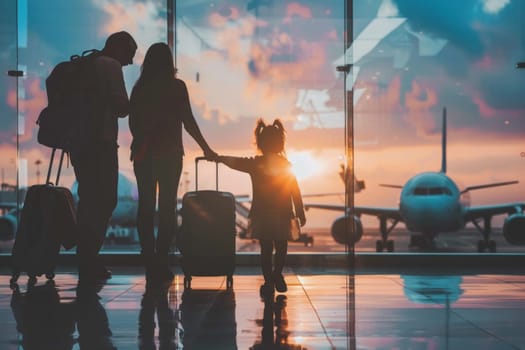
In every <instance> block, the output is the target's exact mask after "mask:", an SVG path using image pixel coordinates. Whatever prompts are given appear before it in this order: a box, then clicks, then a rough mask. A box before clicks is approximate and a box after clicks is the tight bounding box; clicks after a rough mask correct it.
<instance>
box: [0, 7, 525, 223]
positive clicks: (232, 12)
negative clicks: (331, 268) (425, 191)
mask: <svg viewBox="0 0 525 350" xmlns="http://www.w3.org/2000/svg"><path fill="white" fill-rule="evenodd" d="M19 3H24V1H19ZM246 3H247V1H240V0H232V1H215V2H209V1H195V0H186V1H177V4H178V6H177V11H176V15H177V18H176V21H177V25H176V33H177V39H176V50H175V52H176V64H177V68H178V70H179V73H178V77H179V78H181V79H183V80H184V81H185V82H186V84H187V85H188V89H189V92H190V99H191V102H192V107H193V112H194V114H195V116H196V118H197V120H198V123H199V125H200V126H201V129H202V131H203V133H204V135H205V137H206V138H207V139H208V141H209V143H210V144H211V145H212V147H213V148H214V149H215V150H216V151H217V152H219V153H223V154H234V155H246V156H249V155H254V154H255V149H254V147H253V137H252V133H253V128H254V126H255V121H256V119H257V118H259V117H262V118H264V119H265V120H267V121H269V122H271V121H273V119H274V118H276V117H279V118H281V119H282V120H283V121H284V123H285V126H286V128H287V154H288V156H289V158H290V160H291V161H292V162H293V163H294V165H295V170H296V173H297V176H298V179H299V183H300V187H301V189H302V191H303V193H304V194H311V193H323V192H329V193H333V192H341V193H342V191H343V183H342V182H341V180H340V179H339V175H338V171H339V166H340V164H341V163H343V162H344V157H345V149H344V125H345V113H344V96H345V92H344V86H345V85H344V83H345V80H344V76H343V75H342V73H338V72H336V70H335V67H336V66H337V65H338V64H342V63H345V62H346V63H352V64H353V71H352V73H351V74H349V76H348V77H347V87H350V88H353V91H354V136H355V139H354V144H355V152H354V159H355V172H356V175H357V177H358V178H359V179H363V180H365V182H366V189H365V190H364V191H362V192H360V193H358V194H356V197H355V203H356V204H357V205H369V206H372V205H374V206H382V207H385V206H387V207H390V206H394V207H395V206H396V205H397V201H398V199H399V191H398V190H395V189H389V188H383V187H379V186H378V185H379V184H380V183H387V184H396V185H403V184H404V183H405V182H406V181H407V180H408V179H409V178H410V177H411V176H412V175H414V174H415V173H417V172H420V171H428V170H432V171H437V170H439V167H440V162H441V150H440V147H441V115H442V109H443V107H446V108H447V113H448V174H449V175H451V176H452V177H453V178H454V179H457V180H458V183H459V184H460V185H464V186H467V185H479V184H485V183H490V182H498V181H507V180H519V181H520V183H519V184H518V185H513V186H507V187H499V188H491V189H484V190H479V191H475V192H473V193H472V194H471V198H472V204H473V205H478V204H480V205H482V204H491V203H504V202H514V201H524V200H525V178H524V175H523V174H525V153H524V152H525V141H524V140H525V137H524V136H525V95H524V93H525V70H518V69H516V68H515V64H516V63H517V62H518V61H524V60H525V24H523V23H522V20H521V19H522V18H524V17H525V4H524V2H523V1H519V0H461V1H440V0H427V1H424V2H423V1H410V0H363V1H355V2H354V11H353V12H354V16H355V19H354V21H353V37H354V45H353V46H352V47H351V49H349V50H346V51H345V48H344V37H345V27H344V17H343V14H344V2H343V1H336V0H330V1H317V0H303V1H271V0H266V1H263V0H259V1H255V3H256V4H258V6H256V7H255V8H250V9H248V7H247V6H246ZM2 6H6V5H0V9H1V7H2ZM21 9H22V12H23V13H21V15H20V16H21V17H20V18H22V19H25V20H21V21H20V22H19V23H22V25H21V27H20V28H19V46H20V49H19V64H20V65H21V66H22V67H23V69H24V70H25V71H26V75H25V77H24V78H22V79H20V85H21V86H20V87H19V90H18V91H19V98H18V100H17V94H16V85H15V83H14V80H4V83H2V85H0V94H1V95H2V96H3V101H4V102H3V103H1V104H0V113H1V114H2V117H1V119H0V154H1V155H2V156H1V157H0V166H1V167H2V169H3V171H2V176H3V179H4V180H5V181H6V182H10V183H13V182H15V178H16V162H15V159H16V152H15V149H16V127H17V123H16V106H17V102H18V108H19V111H20V113H21V115H22V116H23V117H24V120H25V121H24V122H23V123H22V126H23V128H22V129H23V130H21V131H22V132H21V135H20V139H19V142H20V163H19V164H20V165H21V167H20V168H21V169H22V170H21V174H22V177H21V184H24V183H25V184H27V185H31V184H33V183H36V180H37V179H36V165H35V161H36V160H37V159H40V160H43V161H44V163H43V164H42V165H40V170H41V177H40V179H41V181H43V176H44V175H45V174H44V173H45V171H44V170H45V168H46V166H47V162H46V161H45V160H46V159H47V158H48V157H49V150H48V149H46V148H44V147H43V146H39V145H38V144H37V143H36V132H37V128H36V127H35V123H34V122H35V120H36V118H37V117H38V113H39V112H40V110H41V109H42V108H43V107H44V106H45V105H46V93H45V78H46V77H47V75H48V74H49V72H50V71H51V69H52V68H53V66H54V65H55V64H56V63H58V62H59V61H62V60H65V59H67V57H68V56H69V55H71V54H74V53H80V52H82V51H83V50H86V49H91V48H102V46H103V43H104V40H105V38H106V37H107V35H108V34H110V33H112V32H115V31H119V30H127V31H129V32H130V33H131V34H132V35H133V36H134V37H135V38H136V40H137V43H138V46H139V51H138V52H137V55H136V57H135V61H134V65H132V66H129V67H126V68H124V72H125V78H126V84H127V87H128V91H130V90H131V88H132V86H133V84H134V82H135V81H136V79H137V77H138V74H139V72H140V64H141V62H142V59H143V57H144V53H145V51H146V50H147V48H148V46H149V45H151V44H152V43H154V42H157V41H166V38H167V34H166V9H165V1H160V0H159V1H147V2H146V1H133V0H121V1H110V0H83V1H78V2H76V1H75V2H71V1H66V0H61V1H60V0H52V1H45V2H42V1H36V0H27V12H24V10H23V6H22V7H21ZM24 23H26V24H27V25H26V26H25V27H24V25H23V24H24ZM51 23H52V25H50V24H51ZM3 26H6V24H3ZM4 44H6V45H5V46H6V47H9V50H7V52H6V53H4V54H3V56H2V58H1V64H2V66H3V68H4V67H5V70H7V69H12V68H8V67H10V64H11V61H10V60H11V59H12V58H13V57H14V52H15V51H16V47H13V46H12V45H9V44H8V43H3V44H2V45H4ZM10 116H13V117H10ZM120 126H121V127H120V134H119V143H120V145H121V147H120V165H121V170H122V172H123V173H125V174H126V175H128V176H129V177H130V178H132V179H133V173H132V170H131V169H132V167H131V163H130V162H129V160H128V158H129V144H130V134H129V129H128V128H127V119H125V120H122V121H121V125H120ZM185 140H186V142H185V147H186V159H185V171H187V172H188V174H187V175H185V176H183V181H182V183H181V193H182V191H184V190H185V189H190V190H191V189H193V188H194V181H193V179H194V165H193V158H194V157H195V156H196V155H200V152H199V150H198V149H197V145H196V143H195V142H193V141H192V140H190V139H189V138H188V137H186V138H185ZM24 164H27V168H26V166H25V165H24ZM24 169H27V170H24ZM211 170H212V168H211V167H209V166H204V169H203V172H202V175H203V176H202V184H203V186H212V185H213V184H214V181H213V176H212V173H211ZM220 176H221V181H220V183H221V188H223V189H225V190H228V191H232V192H234V193H237V194H245V193H250V182H249V178H248V177H247V176H246V175H244V174H239V173H235V172H233V171H231V170H228V169H226V168H221V172H220ZM186 179H188V180H189V183H186V182H185V180H186ZM72 182H73V176H72V170H71V168H68V169H66V170H65V174H64V184H65V185H70V184H72ZM305 201H316V202H319V201H324V202H331V203H333V202H335V203H341V204H342V203H343V196H334V197H326V198H319V199H317V198H308V199H305ZM336 215H337V214H336V213H325V212H314V211H311V212H309V213H308V217H309V224H310V225H312V226H328V225H330V223H331V220H332V219H333V218H334V216H336ZM499 223H500V224H501V220H499ZM365 224H368V225H372V226H375V225H377V220H375V219H370V221H365ZM495 224H496V225H497V224H498V221H495Z"/></svg>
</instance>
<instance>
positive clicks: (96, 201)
mask: <svg viewBox="0 0 525 350" xmlns="http://www.w3.org/2000/svg"><path fill="white" fill-rule="evenodd" d="M136 50H137V44H136V42H135V40H134V39H133V37H132V36H131V35H130V34H129V33H127V32H124V31H121V32H117V33H114V34H111V35H110V36H109V37H108V38H107V40H106V43H105V45H104V48H103V49H102V50H101V51H100V52H99V53H98V54H97V57H96V58H95V59H94V61H93V67H92V69H93V70H92V74H93V76H92V78H93V79H94V83H93V86H94V88H93V90H94V91H92V92H89V93H90V94H92V95H93V97H92V98H91V101H92V106H90V118H89V120H88V123H87V126H86V130H85V133H86V138H87V140H88V142H87V144H86V145H83V146H78V147H75V148H73V150H72V151H71V163H72V164H73V167H74V170H75V176H76V178H77V182H78V196H79V201H78V208H77V220H78V234H79V238H78V244H77V258H78V271H79V280H80V281H86V282H96V281H101V280H106V279H109V278H111V272H110V271H109V270H107V269H106V268H105V267H104V265H103V264H102V262H101V261H100V256H99V251H100V248H101V247H102V244H103V243H104V239H105V236H106V229H107V225H108V222H109V219H110V217H111V215H112V213H113V210H114V209H115V207H116V204H117V182H118V154H117V149H118V144H117V135H118V118H124V117H125V116H127V114H128V112H129V98H128V94H127V91H126V87H125V84H124V77H123V74H122V67H123V66H126V65H128V64H131V63H132V62H133V56H135V52H136Z"/></svg>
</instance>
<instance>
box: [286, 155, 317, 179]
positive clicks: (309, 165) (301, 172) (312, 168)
mask: <svg viewBox="0 0 525 350" xmlns="http://www.w3.org/2000/svg"><path fill="white" fill-rule="evenodd" d="M287 156H288V160H289V161H290V163H292V171H293V173H294V174H295V176H296V177H297V180H298V181H301V180H303V179H306V178H309V177H312V176H315V175H318V174H320V173H321V172H322V169H323V167H322V163H321V161H319V160H318V159H316V158H315V157H314V156H313V155H312V154H311V152H308V151H303V152H289V153H288V154H287Z"/></svg>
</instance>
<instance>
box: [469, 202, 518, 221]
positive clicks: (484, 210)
mask: <svg viewBox="0 0 525 350" xmlns="http://www.w3.org/2000/svg"><path fill="white" fill-rule="evenodd" d="M524 210H525V203H508V204H497V205H483V206H476V207H469V208H466V211H465V220H467V221H471V220H475V219H479V218H483V217H486V216H494V215H501V214H508V215H510V214H514V213H521V212H523V211H524Z"/></svg>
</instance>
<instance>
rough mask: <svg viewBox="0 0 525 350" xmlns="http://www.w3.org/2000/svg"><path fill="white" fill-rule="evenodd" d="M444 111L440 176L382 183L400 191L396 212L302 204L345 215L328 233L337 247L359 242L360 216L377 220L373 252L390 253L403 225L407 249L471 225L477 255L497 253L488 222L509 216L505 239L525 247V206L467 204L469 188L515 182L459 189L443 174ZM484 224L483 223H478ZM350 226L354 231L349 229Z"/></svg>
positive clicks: (426, 244)
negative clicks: (393, 236)
mask: <svg viewBox="0 0 525 350" xmlns="http://www.w3.org/2000/svg"><path fill="white" fill-rule="evenodd" d="M446 129H447V119H446V109H444V110H443V131H442V162H441V170H440V171H439V172H423V173H419V174H416V175H415V176H413V177H412V178H410V179H409V180H408V181H407V182H406V183H405V185H404V186H399V185H381V186H384V187H391V188H399V189H401V195H400V199H399V207H398V208H376V207H362V206H355V207H354V209H353V211H350V210H349V209H348V208H345V206H342V205H330V204H305V207H306V208H307V209H308V208H318V209H327V210H337V211H345V212H346V213H345V215H343V216H342V217H340V218H338V219H336V220H335V221H334V223H333V224H332V229H331V233H332V236H333V237H334V239H335V240H336V241H337V242H338V243H341V244H354V243H357V242H358V241H359V240H360V239H361V236H362V234H363V225H362V223H361V220H360V217H361V215H372V216H376V217H377V218H378V219H379V231H380V234H381V239H379V240H377V241H376V251H378V252H381V251H383V250H384V249H386V250H387V251H389V252H392V251H394V241H393V240H390V239H388V238H389V234H390V232H391V231H392V230H393V229H394V227H395V226H396V225H397V224H398V223H399V222H403V223H404V224H405V226H406V228H407V230H408V231H410V232H411V233H413V234H412V236H411V240H410V243H411V245H419V246H424V247H429V248H432V247H433V246H434V238H435V237H436V236H437V234H438V233H440V232H457V231H459V230H461V229H464V228H465V225H466V224H467V223H469V222H471V223H473V224H474V226H475V227H476V228H477V229H478V230H479V232H480V233H481V234H482V239H481V240H479V242H478V251H479V252H484V251H486V250H488V251H490V252H495V251H496V242H495V241H494V240H492V239H491V237H490V235H491V232H492V227H491V221H492V217H493V216H495V215H501V214H507V217H506V219H505V222H504V226H503V235H504V236H505V239H506V240H507V241H508V242H509V243H510V244H516V245H525V215H524V214H523V211H524V210H525V203H523V202H522V203H507V204H494V205H486V206H475V207H471V206H469V204H470V203H469V198H468V192H469V191H472V190H477V189H482V188H488V187H496V186H505V185H511V184H516V183H518V181H507V182H498V183H490V184H484V185H478V186H468V187H466V188H464V189H459V187H458V186H457V184H456V183H455V182H454V181H453V180H452V179H451V178H450V177H449V176H447V174H446V171H447V160H446V155H447V153H446V145H447V133H446ZM480 221H482V223H480ZM349 223H353V230H350V229H348V228H349Z"/></svg>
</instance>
